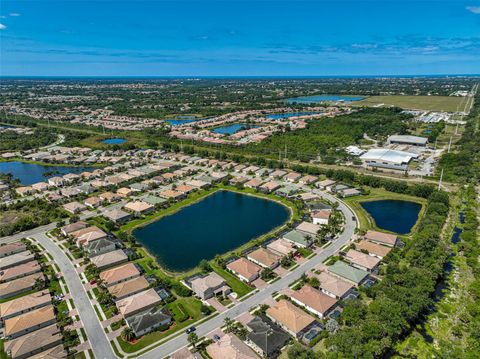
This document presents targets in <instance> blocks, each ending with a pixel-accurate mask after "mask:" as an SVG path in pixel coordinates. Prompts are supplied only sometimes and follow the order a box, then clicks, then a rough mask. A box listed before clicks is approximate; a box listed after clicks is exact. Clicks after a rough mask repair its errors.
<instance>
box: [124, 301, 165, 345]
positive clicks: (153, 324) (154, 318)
mask: <svg viewBox="0 0 480 359" xmlns="http://www.w3.org/2000/svg"><path fill="white" fill-rule="evenodd" d="M126 322H127V325H128V327H129V328H131V329H132V330H133V332H134V333H135V336H136V337H137V338H138V337H140V336H142V335H145V334H148V333H150V332H151V331H153V330H155V329H157V328H160V327H162V326H166V325H168V324H170V323H171V322H172V316H171V315H170V313H169V312H168V310H166V309H164V308H159V307H154V308H151V309H149V310H146V311H144V312H141V313H138V314H135V315H132V316H129V317H127V318H126Z"/></svg>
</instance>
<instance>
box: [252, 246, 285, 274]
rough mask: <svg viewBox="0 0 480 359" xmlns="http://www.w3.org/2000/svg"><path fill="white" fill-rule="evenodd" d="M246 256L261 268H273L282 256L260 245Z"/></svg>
mask: <svg viewBox="0 0 480 359" xmlns="http://www.w3.org/2000/svg"><path fill="white" fill-rule="evenodd" d="M247 258H248V259H249V260H250V261H252V262H253V263H256V264H258V265H260V266H262V267H263V268H270V269H274V268H275V267H277V266H278V265H279V264H280V259H282V257H281V256H280V255H278V254H276V253H274V252H272V251H270V250H269V249H265V248H263V247H260V248H258V249H256V250H254V251H253V252H250V253H249V254H248V255H247Z"/></svg>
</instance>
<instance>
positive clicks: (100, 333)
mask: <svg viewBox="0 0 480 359" xmlns="http://www.w3.org/2000/svg"><path fill="white" fill-rule="evenodd" d="M31 237H34V238H35V239H36V240H37V241H38V242H39V243H40V244H41V245H42V246H44V247H45V249H46V250H47V251H48V252H49V253H50V254H51V255H52V257H53V258H54V260H55V263H56V264H57V265H58V266H59V268H60V271H61V272H62V274H63V278H64V279H65V281H66V283H67V285H68V289H69V290H70V294H71V295H72V299H73V301H74V303H75V308H76V309H77V312H78V314H79V315H80V319H81V320H82V323H83V327H84V329H85V331H86V332H87V337H88V340H89V341H90V345H91V348H92V350H93V353H94V355H95V358H97V359H110V358H116V356H115V354H114V353H113V350H112V347H111V346H110V341H109V340H108V339H107V336H106V334H105V332H104V330H103V328H102V326H101V324H100V321H99V319H98V317H97V314H96V313H95V309H93V306H92V304H91V303H90V300H89V298H88V296H87V293H86V292H85V288H84V286H83V284H82V282H81V280H80V277H79V276H78V273H77V272H76V270H75V267H74V266H73V264H72V262H71V261H70V259H69V258H68V257H67V255H66V254H65V253H64V252H63V250H62V249H60V248H59V247H58V246H57V244H56V243H54V242H53V241H52V240H51V239H50V238H49V237H47V236H46V235H45V233H38V234H36V235H34V236H31Z"/></svg>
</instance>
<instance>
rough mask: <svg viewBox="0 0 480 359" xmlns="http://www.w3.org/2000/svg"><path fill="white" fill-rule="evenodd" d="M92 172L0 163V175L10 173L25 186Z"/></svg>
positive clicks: (31, 164) (30, 164)
mask: <svg viewBox="0 0 480 359" xmlns="http://www.w3.org/2000/svg"><path fill="white" fill-rule="evenodd" d="M93 170H94V168H92V167H67V166H42V165H37V164H33V163H23V162H0V173H11V174H12V176H13V178H15V179H19V180H20V183H21V184H23V185H25V186H28V185H31V184H33V183H37V182H42V181H45V179H47V178H50V177H54V176H58V175H60V176H62V175H65V174H67V173H81V172H85V171H93Z"/></svg>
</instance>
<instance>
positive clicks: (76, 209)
mask: <svg viewBox="0 0 480 359" xmlns="http://www.w3.org/2000/svg"><path fill="white" fill-rule="evenodd" d="M86 208H87V207H85V205H84V204H82V203H80V202H77V201H74V202H70V203H67V204H64V205H63V209H64V210H65V211H67V212H69V213H71V214H77V213H80V212H82V211H84V210H85V209H86Z"/></svg>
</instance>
